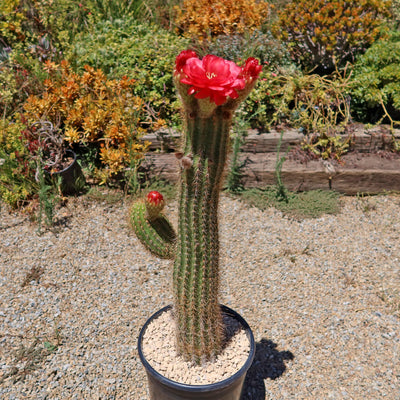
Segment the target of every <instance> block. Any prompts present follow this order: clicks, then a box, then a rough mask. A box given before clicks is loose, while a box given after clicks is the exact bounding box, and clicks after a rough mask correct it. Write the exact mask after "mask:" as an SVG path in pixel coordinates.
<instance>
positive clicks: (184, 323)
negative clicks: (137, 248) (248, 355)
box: [131, 50, 261, 364]
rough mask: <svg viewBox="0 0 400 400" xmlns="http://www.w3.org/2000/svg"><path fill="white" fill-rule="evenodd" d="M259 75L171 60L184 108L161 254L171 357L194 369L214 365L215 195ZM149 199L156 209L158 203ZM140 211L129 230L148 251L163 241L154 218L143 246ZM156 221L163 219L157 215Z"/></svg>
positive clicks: (191, 59) (253, 63)
mask: <svg viewBox="0 0 400 400" xmlns="http://www.w3.org/2000/svg"><path fill="white" fill-rule="evenodd" d="M260 72H261V66H260V65H259V63H258V61H257V60H256V59H254V58H249V59H248V60H247V61H246V62H245V65H244V66H242V67H239V66H238V65H236V64H235V63H233V62H231V61H228V60H224V59H222V58H220V57H216V56H213V55H207V56H205V57H204V58H203V59H199V58H198V56H197V55H196V53H194V52H193V51H191V50H185V51H183V52H181V53H180V54H179V55H178V57H177V58H176V63H175V70H174V82H175V85H176V87H177V89H178V92H179V95H180V97H181V99H182V103H183V107H184V118H185V121H184V122H185V135H184V142H183V148H182V151H181V152H180V153H177V154H176V155H177V158H178V160H179V162H180V168H181V178H180V192H179V193H180V194H179V220H178V230H177V234H176V238H175V240H174V241H172V239H171V238H172V235H171V233H169V234H168V235H167V239H168V238H169V239H170V242H169V250H168V251H167V253H168V254H169V255H171V254H172V256H171V258H174V272H173V289H174V307H173V308H174V315H175V318H176V324H177V346H178V351H179V352H180V354H181V355H182V356H183V357H184V358H185V359H186V360H190V361H193V362H195V363H197V364H199V363H202V362H203V361H209V360H212V359H213V358H215V357H216V356H217V355H218V354H219V352H220V351H221V350H222V346H223V341H224V332H223V324H222V315H221V309H220V305H219V301H218V296H219V282H220V271H219V258H220V257H219V238H218V203H219V193H220V188H221V184H222V181H223V172H224V168H225V164H226V160H227V155H228V149H229V131H230V128H231V124H232V118H233V114H234V111H235V110H236V109H237V107H238V106H239V105H240V103H241V102H242V101H243V100H244V99H245V98H246V97H247V95H248V94H249V93H250V91H251V89H252V88H253V87H254V85H255V83H256V81H257V78H258V76H259V74H260ZM149 196H150V194H149ZM150 198H151V199H154V202H157V201H158V200H157V199H158V196H155V197H153V195H152V196H150ZM149 201H150V200H149V198H148V199H147V202H149ZM152 201H153V200H152ZM139 209H140V207H139V206H136V209H135V207H134V208H133V210H132V214H131V217H132V222H133V226H134V228H135V231H136V233H137V235H138V237H139V238H141V239H142V241H144V244H145V245H146V246H147V247H148V248H149V249H150V250H152V245H151V244H150V242H151V241H153V242H157V243H158V241H162V240H163V239H165V238H164V237H163V235H164V232H163V231H161V234H160V229H158V228H157V227H154V225H155V223H157V218H155V219H154V218H153V220H152V221H151V218H150V221H149V218H147V227H146V228H145V229H147V231H148V233H147V236H148V239H147V241H146V240H143V237H144V235H143V234H142V233H141V232H140V230H143V229H144V228H143V227H142V225H143V224H144V222H145V221H144V218H143V217H142V218H140V216H138V213H139V211H140V210H139ZM141 210H143V208H142V209H141ZM160 218H163V219H165V217H164V216H163V215H162V214H160ZM138 220H140V221H139V222H135V221H138ZM172 242H173V250H171V243H172ZM155 253H156V254H157V251H155Z"/></svg>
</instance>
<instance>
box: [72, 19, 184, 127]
mask: <svg viewBox="0 0 400 400" xmlns="http://www.w3.org/2000/svg"><path fill="white" fill-rule="evenodd" d="M188 45H189V41H188V39H183V38H179V37H177V36H175V35H174V34H172V33H170V32H168V31H166V30H164V29H162V28H160V27H159V26H156V25H148V24H138V23H136V22H135V21H133V20H124V21H123V20H115V21H113V22H110V21H106V22H101V23H98V24H97V25H96V26H95V27H94V29H93V30H92V31H91V32H90V33H85V34H81V35H79V36H78V38H77V40H76V42H75V45H74V47H73V52H72V54H70V56H69V58H70V60H71V63H73V64H74V65H75V67H76V68H77V69H82V68H83V66H84V65H85V64H88V65H91V66H92V67H95V68H100V69H102V70H103V71H104V72H106V73H107V74H108V76H110V77H113V78H119V77H121V76H123V75H127V76H128V77H129V78H133V79H135V81H136V84H135V88H134V94H135V95H137V96H140V97H141V98H143V99H144V100H145V101H146V103H148V106H150V108H151V109H153V110H155V112H156V113H159V117H160V118H162V119H167V120H172V121H176V119H177V116H176V114H177V111H178V109H179V104H178V101H177V96H176V93H175V89H174V86H173V83H172V72H173V65H174V60H175V57H176V55H177V54H179V52H180V51H181V50H182V49H185V48H187V47H188Z"/></svg>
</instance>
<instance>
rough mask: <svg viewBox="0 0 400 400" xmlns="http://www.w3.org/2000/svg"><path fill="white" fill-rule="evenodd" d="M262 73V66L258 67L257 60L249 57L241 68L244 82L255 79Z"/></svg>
mask: <svg viewBox="0 0 400 400" xmlns="http://www.w3.org/2000/svg"><path fill="white" fill-rule="evenodd" d="M261 71H262V65H259V63H258V60H257V59H255V58H253V57H250V58H248V59H247V60H246V63H245V65H244V67H243V71H242V75H241V76H243V77H244V78H245V79H246V80H248V79H257V78H258V77H259V76H260V73H261Z"/></svg>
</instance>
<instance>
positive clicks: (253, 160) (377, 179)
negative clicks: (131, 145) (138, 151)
mask: <svg viewBox="0 0 400 400" xmlns="http://www.w3.org/2000/svg"><path fill="white" fill-rule="evenodd" d="M350 134H351V135H352V141H353V146H352V151H350V152H349V153H347V154H345V155H343V156H342V158H341V160H340V162H337V161H333V160H327V161H325V160H322V159H317V160H309V161H305V158H303V157H299V156H298V152H297V151H295V150H296V149H298V148H299V146H300V144H301V143H302V141H303V140H304V135H303V134H301V133H300V132H298V131H297V130H293V129H291V130H285V131H284V132H283V137H282V141H281V150H280V156H284V155H285V153H286V151H288V153H287V154H286V161H285V162H284V163H283V166H282V172H281V176H282V179H283V183H284V185H285V186H286V188H287V189H289V190H293V191H304V190H313V189H327V190H329V189H332V190H336V191H337V192H339V193H343V194H348V195H355V194H357V193H365V194H377V193H382V192H384V191H400V155H399V154H395V153H392V152H390V145H391V141H392V136H391V133H390V130H389V127H388V126H385V125H381V126H378V127H373V128H370V129H367V128H366V127H364V126H363V125H355V126H352V131H351V133H350ZM395 137H396V138H397V139H399V140H400V130H395ZM144 139H145V140H149V141H151V142H152V145H151V146H150V150H151V151H150V152H149V153H148V154H147V155H146V158H145V163H144V166H145V167H146V168H147V169H149V170H150V171H151V174H152V175H156V176H159V177H160V178H163V179H166V180H167V181H171V182H176V181H177V179H178V176H179V174H178V169H179V165H178V161H177V160H176V157H175V154H174V152H175V151H178V148H179V134H177V133H176V132H175V133H174V132H172V133H168V132H159V133H158V134H151V135H147V136H146V137H145V138H144ZM279 140H280V133H279V132H277V131H271V132H269V133H258V132H257V131H254V130H250V131H249V133H248V136H247V137H246V140H245V143H244V144H243V146H242V148H241V153H240V157H239V159H240V162H241V163H243V165H244V166H243V169H242V183H243V184H244V186H246V187H264V186H266V185H272V184H274V183H275V166H276V161H277V153H276V152H277V148H278V145H279Z"/></svg>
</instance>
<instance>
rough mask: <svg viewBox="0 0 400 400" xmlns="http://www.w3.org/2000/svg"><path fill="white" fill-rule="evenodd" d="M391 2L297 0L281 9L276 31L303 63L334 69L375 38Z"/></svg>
mask: <svg viewBox="0 0 400 400" xmlns="http://www.w3.org/2000/svg"><path fill="white" fill-rule="evenodd" d="M390 6H391V0H358V1H352V0H334V1H328V0H294V1H292V2H290V3H288V4H287V5H286V7H284V8H283V9H282V10H281V11H279V13H278V19H277V21H276V23H275V24H274V26H273V32H274V33H275V35H276V36H277V37H278V38H279V39H281V40H283V41H285V42H287V44H288V48H289V51H290V53H291V55H292V57H293V58H294V60H295V61H297V62H299V63H300V64H301V65H302V66H303V67H305V68H309V69H313V68H316V70H317V71H322V72H332V71H333V70H334V69H335V67H337V66H341V65H344V63H345V62H346V61H354V57H355V56H356V55H357V54H359V53H362V52H363V51H365V50H366V48H367V47H368V46H369V45H370V44H371V43H372V42H374V40H375V39H376V38H377V37H378V36H379V33H380V28H381V27H382V23H383V21H384V19H385V18H386V17H388V16H389V15H390V13H389V10H390Z"/></svg>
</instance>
